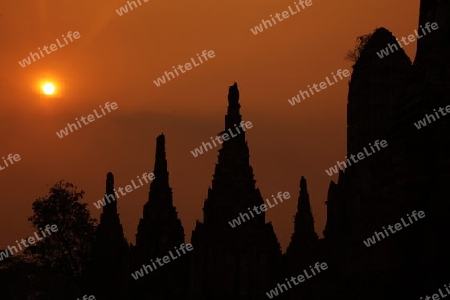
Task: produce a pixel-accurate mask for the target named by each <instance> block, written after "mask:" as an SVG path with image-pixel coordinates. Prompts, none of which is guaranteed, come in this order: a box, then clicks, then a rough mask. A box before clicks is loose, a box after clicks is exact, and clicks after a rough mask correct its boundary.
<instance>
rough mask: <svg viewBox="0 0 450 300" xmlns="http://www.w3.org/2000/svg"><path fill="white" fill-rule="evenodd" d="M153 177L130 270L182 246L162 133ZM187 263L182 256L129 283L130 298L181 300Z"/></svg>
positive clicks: (184, 288) (185, 280)
mask: <svg viewBox="0 0 450 300" xmlns="http://www.w3.org/2000/svg"><path fill="white" fill-rule="evenodd" d="M153 174H154V179H153V181H152V183H151V184H150V191H149V195H148V201H147V203H146V204H145V205H144V212H143V216H142V218H141V219H140V221H139V225H138V231H137V234H136V246H135V247H133V248H132V266H133V269H134V270H138V269H140V268H141V267H142V265H147V264H149V263H150V261H152V260H154V261H155V260H156V259H157V258H160V259H161V258H163V257H165V256H167V255H169V251H172V252H173V251H174V249H175V248H176V247H180V245H181V244H183V243H184V229H183V226H182V225H181V221H180V219H179V218H178V214H177V211H176V208H175V207H174V206H173V201H172V188H171V187H170V186H169V172H168V170H167V159H166V150H165V137H164V135H163V134H161V135H160V136H158V137H157V139H156V154H155V164H154V170H153ZM177 249H178V248H177ZM170 253H171V252H170ZM187 263H188V260H187V257H186V256H184V257H178V258H176V260H175V261H173V262H171V263H170V265H167V266H164V267H161V268H160V269H156V270H154V271H152V272H151V273H149V274H148V275H146V276H145V277H144V278H142V279H139V280H138V281H133V283H132V285H133V286H132V289H133V293H134V299H163V298H164V297H167V298H170V299H181V297H182V296H183V295H185V294H186V293H187V291H186V290H187V286H186V283H187V268H188V264H187Z"/></svg>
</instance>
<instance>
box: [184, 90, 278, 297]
mask: <svg viewBox="0 0 450 300" xmlns="http://www.w3.org/2000/svg"><path fill="white" fill-rule="evenodd" d="M240 107H241V105H240V104H239V90H238V87H237V84H236V83H235V84H234V85H233V86H231V87H230V88H229V92H228V112H227V115H226V116H225V132H229V131H230V130H231V131H232V132H233V133H234V135H236V136H235V137H231V138H230V139H229V140H227V141H223V144H222V148H221V149H220V150H219V157H218V163H217V164H216V167H215V172H214V177H213V181H212V187H211V188H209V189H208V197H207V199H206V200H205V203H204V207H203V220H204V221H203V222H199V221H197V224H196V227H195V229H194V231H193V233H192V245H193V246H194V250H193V251H192V261H191V270H190V299H192V300H206V299H216V300H256V299H258V300H259V299H265V298H267V296H266V295H265V292H267V289H268V288H269V287H271V286H274V285H275V284H276V282H275V281H274V276H275V274H276V271H277V268H278V267H279V262H280V257H281V251H280V245H279V243H278V241H277V238H276V236H275V233H274V230H273V227H272V225H271V223H265V213H264V212H262V213H261V214H259V215H256V213H255V216H254V217H252V218H250V217H249V218H248V219H245V220H246V221H245V222H243V223H242V224H241V225H238V226H236V227H235V228H233V227H231V226H230V224H229V222H231V221H232V220H233V219H235V218H237V217H239V215H240V213H242V214H244V213H247V214H248V215H250V213H249V210H248V208H253V207H254V206H260V205H261V204H263V203H264V201H263V198H262V196H261V194H260V192H259V189H257V188H256V186H255V183H256V181H255V180H254V179H253V169H252V167H251V166H250V162H249V159H250V156H249V148H248V145H247V142H246V140H245V131H244V129H243V128H242V127H240V122H241V120H242V117H241V115H240V113H239V109H240ZM237 127H239V129H237ZM238 132H240V133H239V134H237V133H238Z"/></svg>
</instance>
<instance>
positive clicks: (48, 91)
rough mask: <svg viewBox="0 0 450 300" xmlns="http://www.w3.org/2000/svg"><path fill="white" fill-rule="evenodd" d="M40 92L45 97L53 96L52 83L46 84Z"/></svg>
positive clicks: (53, 88)
mask: <svg viewBox="0 0 450 300" xmlns="http://www.w3.org/2000/svg"><path fill="white" fill-rule="evenodd" d="M42 91H43V92H44V94H46V95H53V94H54V93H55V86H54V85H53V84H52V83H46V84H44V86H43V87H42Z"/></svg>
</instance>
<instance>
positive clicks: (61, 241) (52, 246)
mask: <svg viewBox="0 0 450 300" xmlns="http://www.w3.org/2000/svg"><path fill="white" fill-rule="evenodd" d="M83 196H84V191H78V190H77V187H76V186H74V185H73V184H72V183H70V182H65V181H63V180H61V181H59V182H57V183H56V184H54V185H53V186H52V187H51V188H50V191H49V194H48V195H47V196H45V197H40V198H38V199H36V200H35V201H34V203H33V211H34V214H33V215H32V216H30V217H29V218H28V220H29V221H31V222H32V224H33V226H34V227H35V228H36V232H37V233H38V234H40V231H41V230H40V228H44V227H45V226H46V225H47V224H48V225H50V226H51V225H53V224H55V225H57V226H58V230H57V232H55V233H52V234H51V235H50V236H48V237H45V238H44V239H43V240H40V241H38V242H37V243H35V244H34V245H31V246H30V247H29V248H27V249H26V250H27V252H28V253H30V254H33V257H34V258H35V259H36V260H37V261H38V262H39V263H41V264H42V265H44V266H46V267H49V268H52V269H53V270H55V271H57V272H60V273H62V274H64V275H67V276H70V277H74V278H77V277H79V276H80V275H81V272H82V271H83V270H84V269H85V267H86V263H87V261H88V260H89V255H90V252H91V245H92V243H93V241H94V239H95V223H96V220H95V219H93V218H91V216H90V213H89V211H88V209H87V204H86V203H81V202H80V200H81V199H83Z"/></svg>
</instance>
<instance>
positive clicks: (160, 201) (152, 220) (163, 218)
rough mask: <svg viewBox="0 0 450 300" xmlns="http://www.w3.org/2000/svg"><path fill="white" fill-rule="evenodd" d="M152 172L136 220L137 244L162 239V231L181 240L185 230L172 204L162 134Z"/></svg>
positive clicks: (157, 143)
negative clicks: (152, 176) (145, 200)
mask: <svg viewBox="0 0 450 300" xmlns="http://www.w3.org/2000/svg"><path fill="white" fill-rule="evenodd" d="M153 174H154V175H155V179H154V180H153V181H152V183H151V184H150V191H149V194H148V201H147V203H146V204H145V205H144V212H143V217H142V219H141V220H140V222H139V227H138V233H137V234H136V245H137V246H143V245H151V244H154V243H155V242H156V241H157V240H158V239H163V238H165V237H163V234H165V233H166V232H171V235H173V238H174V239H175V240H177V243H178V242H180V243H182V242H184V230H183V227H182V225H181V221H180V220H179V219H178V214H177V212H176V209H175V207H174V206H173V201H172V188H171V187H170V186H169V172H168V170H167V159H166V149H165V137H164V135H163V134H161V135H160V136H158V137H157V139H156V154H155V164H154V170H153ZM162 227H165V228H162ZM155 234H157V236H156V235H155Z"/></svg>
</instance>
